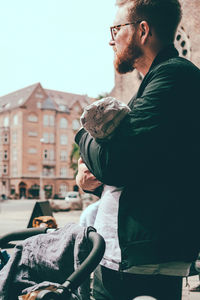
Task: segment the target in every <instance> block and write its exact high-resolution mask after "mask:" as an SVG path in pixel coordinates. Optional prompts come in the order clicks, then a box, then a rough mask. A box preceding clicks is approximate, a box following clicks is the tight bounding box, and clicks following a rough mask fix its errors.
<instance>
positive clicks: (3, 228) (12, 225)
mask: <svg viewBox="0 0 200 300" xmlns="http://www.w3.org/2000/svg"><path fill="white" fill-rule="evenodd" d="M27 201H28V202H27ZM34 204H35V201H31V200H12V201H10V200H8V201H5V202H2V203H0V235H3V234H6V233H9V232H12V231H16V230H22V229H24V228H26V227H27V224H28V221H29V218H30V216H31V212H32V209H33V206H34ZM80 214H81V211H69V212H57V213H54V217H55V219H56V221H57V224H58V227H63V226H64V225H65V224H67V223H71V222H72V223H78V222H79V217H80ZM188 283H189V286H187V284H186V280H185V278H184V279H183V292H182V300H200V292H190V291H189V288H192V287H194V286H196V285H197V284H198V283H199V276H192V277H189V278H188ZM169 300H170V299H169Z"/></svg>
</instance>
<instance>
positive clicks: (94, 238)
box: [36, 231, 105, 300]
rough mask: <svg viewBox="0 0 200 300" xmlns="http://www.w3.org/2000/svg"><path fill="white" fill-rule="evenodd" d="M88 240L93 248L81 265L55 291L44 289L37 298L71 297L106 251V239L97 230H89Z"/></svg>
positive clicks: (48, 299) (53, 299)
mask: <svg viewBox="0 0 200 300" xmlns="http://www.w3.org/2000/svg"><path fill="white" fill-rule="evenodd" d="M88 240H89V241H90V242H91V245H92V249H91V251H90V253H89V255H88V257H87V258H86V259H85V260H84V262H83V263H82V264H81V266H80V267H79V268H78V269H77V270H76V271H75V272H74V273H72V275H70V276H69V278H68V279H67V280H66V281H65V282H64V283H63V284H62V285H60V286H59V287H58V288H57V289H56V290H55V291H49V290H43V291H41V292H40V293H39V294H38V295H37V297H36V300H58V299H59V300H61V299H63V300H64V299H65V300H66V299H70V296H71V293H72V292H73V291H74V290H75V289H76V288H77V287H79V286H80V284H81V283H83V282H84V280H85V279H86V277H87V276H88V275H89V274H90V273H91V272H93V271H94V269H95V268H96V267H97V265H98V264H99V262H100V261H101V259H102V257H103V254H104V251H105V241H104V239H103V238H102V236H100V235H99V234H98V233H97V232H94V231H89V233H88Z"/></svg>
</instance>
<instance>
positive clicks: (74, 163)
mask: <svg viewBox="0 0 200 300" xmlns="http://www.w3.org/2000/svg"><path fill="white" fill-rule="evenodd" d="M79 157H80V151H79V146H78V145H77V144H75V143H73V145H72V151H71V154H70V168H71V169H72V170H74V178H75V177H76V174H77V172H78V159H79Z"/></svg>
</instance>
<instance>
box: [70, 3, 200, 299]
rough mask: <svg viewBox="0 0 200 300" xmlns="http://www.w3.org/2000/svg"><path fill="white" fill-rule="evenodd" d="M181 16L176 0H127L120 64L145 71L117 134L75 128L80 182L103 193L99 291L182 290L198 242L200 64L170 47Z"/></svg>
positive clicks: (161, 293)
mask: <svg viewBox="0 0 200 300" xmlns="http://www.w3.org/2000/svg"><path fill="white" fill-rule="evenodd" d="M180 20H181V6H180V3H179V1H178V0H127V1H121V4H120V5H119V9H118V12H117V14H116V17H115V20H114V25H113V26H112V27H111V37H112V39H111V41H110V46H112V47H113V50H114V53H115V58H114V66H115V69H116V70H117V71H118V72H119V73H121V74H124V73H127V72H131V71H133V70H134V69H137V70H138V71H139V72H140V73H141V74H143V76H144V78H143V81H142V83H141V85H140V87H139V90H138V92H137V94H136V95H135V96H134V97H133V98H132V99H131V100H130V102H129V104H128V105H129V107H130V109H131V111H130V112H129V113H128V115H127V116H126V117H125V118H124V119H123V121H122V122H121V123H120V125H119V127H118V128H117V129H116V132H115V135H114V137H113V138H112V139H111V140H108V141H105V142H104V143H100V142H98V141H96V140H95V139H94V138H93V137H92V136H91V135H90V134H88V133H87V132H86V131H85V130H84V129H81V130H80V131H79V132H78V133H77V135H76V137H75V140H76V142H77V144H78V145H79V146H80V152H81V159H80V161H79V172H78V175H77V178H76V180H77V184H78V185H79V186H80V187H81V188H82V189H83V190H84V191H88V192H92V193H94V194H98V195H99V196H100V193H101V200H100V205H99V209H98V213H97V217H96V221H95V225H94V227H95V228H96V229H97V232H99V233H100V234H101V235H102V236H103V237H104V239H105V241H106V251H105V254H104V257H103V259H102V261H101V263H100V266H99V267H98V268H97V270H96V271H95V276H94V298H95V299H96V300H100V299H101V300H102V299H106V300H131V299H133V298H134V297H137V296H141V295H148V296H152V297H155V298H157V299H159V300H181V293H182V277H184V276H187V275H188V273H189V269H190V265H191V262H192V261H194V260H195V259H196V258H197V256H198V252H199V250H200V241H199V238H198V236H199V211H200V201H199V199H200V189H199V175H198V174H199V170H200V139H199V132H200V121H199V112H200V96H199V84H200V70H199V69H198V68H197V67H196V66H194V65H193V64H192V63H191V62H189V61H188V60H186V59H184V58H181V57H179V56H178V52H177V50H176V49H175V48H174V44H173V42H174V38H175V33H176V30H177V26H178V24H179V22H180ZM133 84H134V83H133ZM102 183H103V185H102Z"/></svg>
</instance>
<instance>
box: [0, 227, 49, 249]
mask: <svg viewBox="0 0 200 300" xmlns="http://www.w3.org/2000/svg"><path fill="white" fill-rule="evenodd" d="M47 230H48V228H43V227H36V228H28V229H24V230H21V231H13V232H11V233H8V234H5V235H3V236H1V237H0V248H8V247H9V242H13V241H21V240H25V239H27V238H28V237H31V236H33V235H37V234H41V233H46V232H47Z"/></svg>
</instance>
